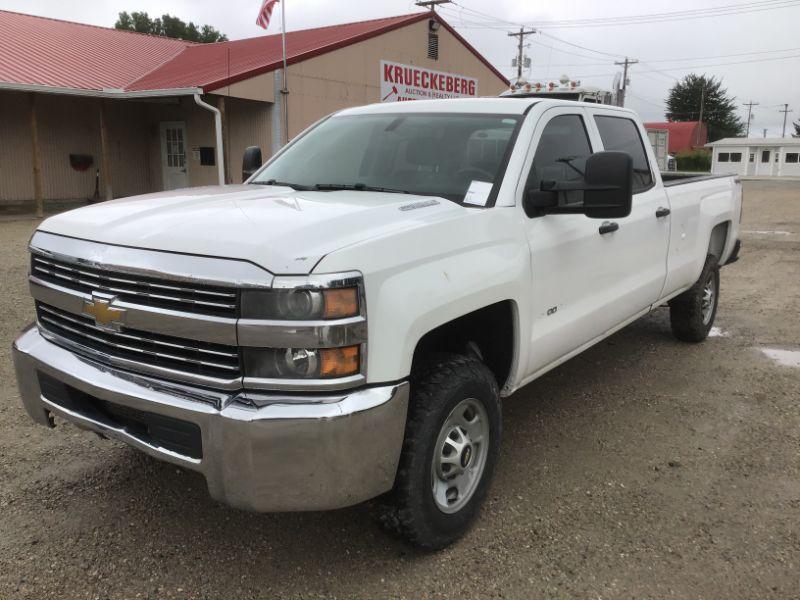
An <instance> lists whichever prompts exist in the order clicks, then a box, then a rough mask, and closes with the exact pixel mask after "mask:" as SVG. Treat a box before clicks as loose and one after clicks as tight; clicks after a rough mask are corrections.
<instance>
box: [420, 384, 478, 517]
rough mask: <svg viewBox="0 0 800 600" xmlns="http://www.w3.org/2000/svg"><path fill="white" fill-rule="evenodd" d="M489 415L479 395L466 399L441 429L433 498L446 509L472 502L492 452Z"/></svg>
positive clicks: (453, 411) (432, 467) (454, 509)
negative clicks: (478, 398) (490, 448)
mask: <svg viewBox="0 0 800 600" xmlns="http://www.w3.org/2000/svg"><path fill="white" fill-rule="evenodd" d="M489 436H490V433H489V417H488V415H487V414H486V409H484V408H483V404H481V403H480V402H479V401H478V400H476V399H475V398H468V399H467V400H462V401H461V402H459V403H458V405H456V407H455V408H454V409H453V410H452V411H451V412H450V414H449V415H448V417H447V419H446V420H445V422H444V425H443V426H442V429H441V431H440V432H439V438H438V439H437V440H436V446H435V452H434V453H433V465H432V466H431V480H432V486H431V487H432V491H433V499H434V501H435V502H436V505H437V507H438V508H439V510H441V511H442V512H444V513H454V512H457V511H459V510H461V508H462V507H463V506H464V505H465V504H466V503H467V502H469V499H470V498H472V494H474V493H475V490H476V489H477V487H478V484H479V483H480V481H481V477H482V476H483V470H484V467H485V466H486V457H487V456H488V454H489V441H490V440H489Z"/></svg>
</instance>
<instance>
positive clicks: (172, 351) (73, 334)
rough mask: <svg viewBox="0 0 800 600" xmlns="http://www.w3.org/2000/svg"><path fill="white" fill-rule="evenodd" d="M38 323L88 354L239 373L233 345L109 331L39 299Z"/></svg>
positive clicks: (223, 375) (226, 376)
mask: <svg viewBox="0 0 800 600" xmlns="http://www.w3.org/2000/svg"><path fill="white" fill-rule="evenodd" d="M36 312H37V316H38V320H39V326H40V327H41V328H42V329H43V330H45V331H46V332H49V333H51V334H54V335H56V336H57V337H58V338H62V339H64V340H67V341H68V342H72V344H76V345H77V346H78V348H74V349H75V350H76V351H80V350H81V349H85V350H89V351H91V356H92V358H98V356H99V357H100V359H101V360H102V359H103V357H106V358H107V359H108V361H107V362H110V363H113V359H115V358H117V359H122V360H124V361H132V362H134V363H136V364H137V365H145V366H147V365H149V366H153V367H157V368H161V369H170V370H174V371H180V372H182V373H188V374H193V375H200V376H204V377H212V378H216V379H223V380H225V381H230V380H233V379H237V378H239V377H241V365H240V360H239V350H238V348H237V347H236V346H227V345H225V344H213V343H209V342H200V341H197V340H189V339H183V338H176V337H172V336H166V335H160V334H156V333H149V332H144V331H138V330H132V329H127V328H123V329H122V330H121V331H110V330H108V329H104V328H101V327H99V326H97V325H96V324H95V322H94V320H93V319H92V318H91V317H89V316H86V315H75V314H72V313H69V312H66V311H63V310H60V309H58V308H55V307H53V306H48V305H47V304H44V303H42V302H37V303H36Z"/></svg>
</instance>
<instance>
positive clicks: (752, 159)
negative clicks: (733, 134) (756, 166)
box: [750, 152, 756, 162]
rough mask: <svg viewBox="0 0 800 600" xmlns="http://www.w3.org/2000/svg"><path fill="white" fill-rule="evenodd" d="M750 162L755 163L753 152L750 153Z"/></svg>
mask: <svg viewBox="0 0 800 600" xmlns="http://www.w3.org/2000/svg"><path fill="white" fill-rule="evenodd" d="M750 162H756V154H755V152H751V153H750Z"/></svg>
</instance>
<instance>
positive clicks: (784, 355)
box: [759, 348, 800, 367]
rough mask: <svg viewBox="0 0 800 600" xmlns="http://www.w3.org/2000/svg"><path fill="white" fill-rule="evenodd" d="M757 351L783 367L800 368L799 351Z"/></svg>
mask: <svg viewBox="0 0 800 600" xmlns="http://www.w3.org/2000/svg"><path fill="white" fill-rule="evenodd" d="M759 350H761V352H763V353H764V355H766V356H768V357H769V358H771V359H772V360H774V361H775V362H776V363H778V364H779V365H781V366H783V367H800V350H781V349H780V348H759Z"/></svg>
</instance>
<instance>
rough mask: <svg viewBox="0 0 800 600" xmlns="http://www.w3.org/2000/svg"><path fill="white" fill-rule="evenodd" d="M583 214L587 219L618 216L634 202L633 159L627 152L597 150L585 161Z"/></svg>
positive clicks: (629, 208) (614, 217) (620, 216)
mask: <svg viewBox="0 0 800 600" xmlns="http://www.w3.org/2000/svg"><path fill="white" fill-rule="evenodd" d="M586 185H587V189H586V191H584V192H583V208H584V214H585V215H586V216H587V217H589V218H590V219H621V218H622V217H627V216H628V215H629V214H631V205H632V204H633V159H632V158H631V155H630V154H628V153H627V152H598V153H597V154H592V155H591V156H590V157H589V158H588V159H587V161H586Z"/></svg>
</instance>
